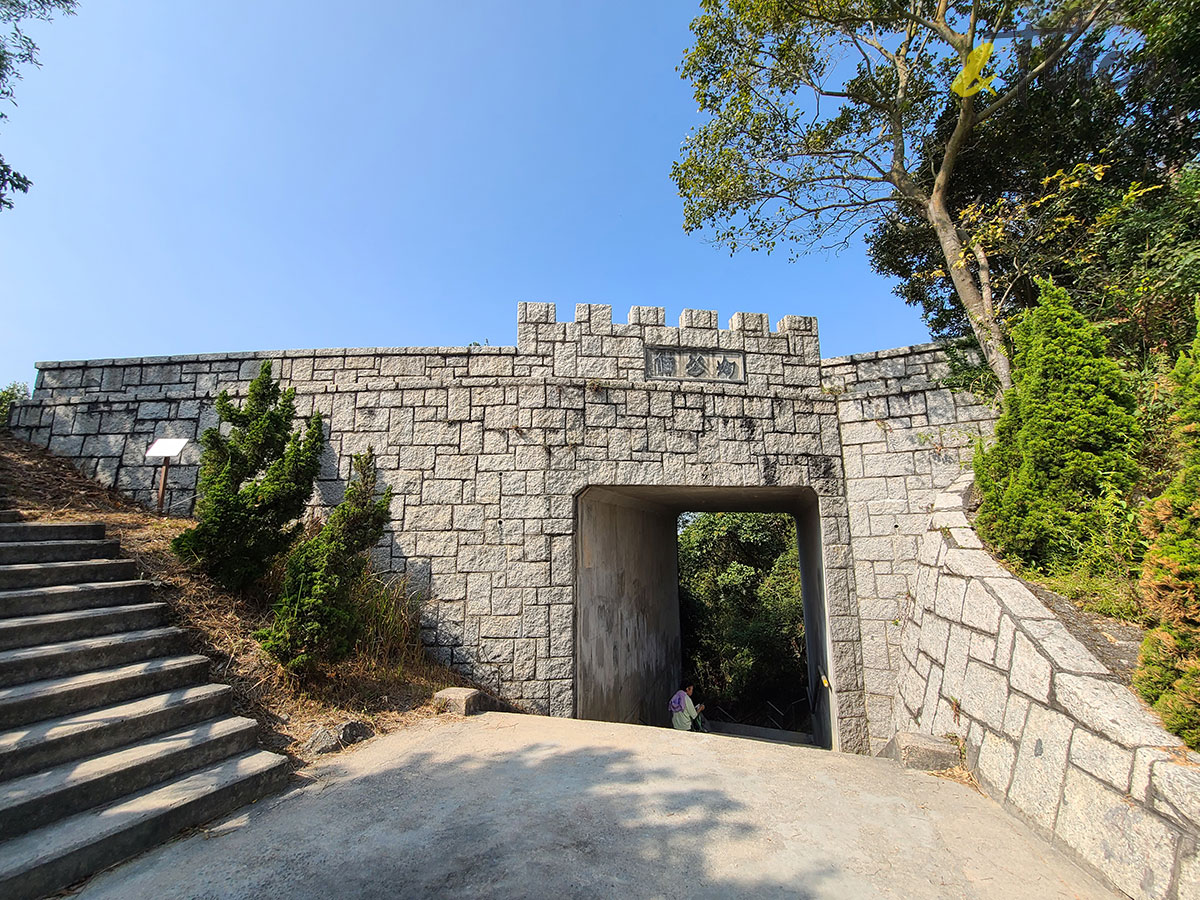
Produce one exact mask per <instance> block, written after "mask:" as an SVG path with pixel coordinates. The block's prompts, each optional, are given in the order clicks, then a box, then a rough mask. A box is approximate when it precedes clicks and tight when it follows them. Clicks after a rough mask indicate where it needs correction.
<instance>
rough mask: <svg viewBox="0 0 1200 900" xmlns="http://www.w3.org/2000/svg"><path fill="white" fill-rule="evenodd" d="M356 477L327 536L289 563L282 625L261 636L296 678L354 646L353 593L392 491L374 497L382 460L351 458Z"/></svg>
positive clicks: (280, 605)
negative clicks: (378, 466) (376, 468)
mask: <svg viewBox="0 0 1200 900" xmlns="http://www.w3.org/2000/svg"><path fill="white" fill-rule="evenodd" d="M352 466H353V470H354V477H353V479H352V480H351V482H350V484H349V486H348V487H347V488H346V496H345V499H343V500H342V502H341V503H339V504H338V506H337V508H336V509H334V511H333V513H332V514H330V516H329V519H328V521H326V522H325V524H324V525H323V526H322V527H321V530H320V531H318V532H317V533H316V535H314V536H313V537H312V538H310V539H309V540H306V541H303V542H301V543H300V544H299V545H298V546H297V547H296V549H294V550H293V551H292V552H291V554H290V555H289V556H288V561H287V572H286V574H285V576H284V581H283V590H282V592H281V595H280V598H279V600H278V602H276V604H275V623H274V624H273V625H272V626H271V627H270V628H268V629H265V630H264V631H261V632H259V633H258V635H257V637H258V639H259V640H261V641H262V642H263V648H264V649H265V650H266V651H267V652H268V653H270V654H271V655H272V656H274V657H275V658H276V659H278V660H279V661H280V662H281V663H283V664H284V665H285V666H286V667H287V668H288V669H291V670H292V671H293V672H297V673H301V674H305V673H311V672H312V671H314V670H315V669H316V667H317V666H318V665H319V664H320V663H322V662H334V661H336V660H338V659H341V658H342V657H344V656H345V655H346V654H347V653H349V652H350V649H351V648H352V647H353V644H354V638H355V633H356V631H357V629H358V625H359V616H358V613H357V611H356V610H355V609H354V607H353V604H352V603H351V589H352V588H353V586H354V584H355V583H356V581H357V580H358V579H359V578H360V577H361V576H362V575H363V573H364V572H365V570H366V558H365V557H364V556H363V551H365V550H368V549H370V547H371V546H372V545H374V544H375V543H376V542H377V541H378V540H379V539H380V537H382V536H383V528H384V525H386V524H387V521H388V505H389V504H390V503H391V499H392V489H391V488H390V487H389V488H387V489H386V490H385V491H384V492H383V494H382V496H379V497H376V496H375V485H376V477H377V476H376V471H375V454H374V451H373V450H371V449H368V451H367V452H366V453H363V454H359V455H356V456H354V457H353V458H352Z"/></svg>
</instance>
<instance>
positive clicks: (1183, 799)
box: [1150, 761, 1200, 838]
mask: <svg viewBox="0 0 1200 900" xmlns="http://www.w3.org/2000/svg"><path fill="white" fill-rule="evenodd" d="M1150 787H1151V789H1152V796H1153V802H1152V805H1153V807H1154V808H1155V809H1156V810H1158V811H1159V812H1160V813H1162V814H1163V815H1165V816H1167V817H1168V818H1170V819H1172V820H1174V821H1175V822H1178V823H1179V824H1180V825H1182V826H1183V827H1184V828H1185V829H1186V830H1187V831H1188V832H1189V833H1190V834H1192V835H1195V836H1197V837H1198V838H1200V767H1196V766H1195V765H1190V766H1182V765H1179V764H1178V763H1177V762H1175V761H1171V762H1165V761H1164V762H1156V763H1155V764H1154V766H1153V768H1152V769H1151V774H1150Z"/></svg>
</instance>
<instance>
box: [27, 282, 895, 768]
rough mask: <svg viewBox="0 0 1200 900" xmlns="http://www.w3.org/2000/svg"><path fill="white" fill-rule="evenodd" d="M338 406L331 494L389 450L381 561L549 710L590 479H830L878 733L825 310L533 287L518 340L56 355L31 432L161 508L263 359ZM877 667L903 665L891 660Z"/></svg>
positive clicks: (328, 484) (319, 400)
mask: <svg viewBox="0 0 1200 900" xmlns="http://www.w3.org/2000/svg"><path fill="white" fill-rule="evenodd" d="M264 359H269V360H271V361H272V363H273V364H274V367H275V374H276V375H278V376H279V377H280V378H281V380H282V382H283V383H284V384H285V385H287V386H290V387H294V388H295V389H296V392H297V406H298V411H299V412H300V413H301V414H302V415H304V414H308V413H309V412H311V411H312V410H314V409H315V410H319V411H320V412H321V413H323V414H324V416H325V417H326V422H327V424H328V429H329V449H328V452H327V453H326V457H325V462H324V467H323V469H322V472H321V476H320V480H319V483H318V492H317V497H316V504H317V505H320V506H329V505H332V504H334V503H336V502H337V501H338V500H339V499H340V496H341V493H342V490H343V485H344V483H345V480H346V479H347V477H348V475H349V464H350V455H351V454H352V453H356V452H360V451H361V450H363V449H365V448H366V447H367V446H369V445H370V446H373V447H374V448H375V451H376V453H377V457H378V464H379V468H380V473H381V477H382V479H383V480H385V481H386V482H387V483H389V484H391V485H392V486H393V488H394V489H395V498H394V500H393V505H392V522H391V527H390V530H389V532H388V534H387V535H386V537H385V540H384V541H383V542H381V544H380V546H379V547H378V548H376V550H375V561H376V565H377V566H378V567H380V568H383V569H387V570H392V571H396V572H402V573H405V574H406V575H407V576H408V577H409V579H410V581H411V583H412V584H413V586H414V587H416V588H418V589H420V590H422V591H423V592H425V593H426V594H427V596H428V597H429V598H430V602H429V603H427V604H426V607H425V619H424V622H423V625H424V628H423V636H424V638H425V639H426V641H427V643H428V644H429V645H430V647H431V648H432V651H433V652H434V654H435V655H437V656H438V657H439V658H440V659H442V660H443V661H445V662H447V663H449V664H450V665H452V666H455V667H456V668H458V669H459V670H461V671H462V672H464V673H465V674H467V675H469V676H470V677H472V678H475V679H477V680H479V681H480V682H482V683H484V684H486V685H488V686H490V687H491V688H493V689H494V690H496V691H498V692H499V693H500V694H501V695H502V696H504V697H505V698H507V699H509V700H511V701H513V702H516V703H518V704H521V705H523V706H525V707H526V708H528V709H530V710H532V711H536V712H546V713H551V714H555V715H571V714H573V713H574V712H575V683H574V675H575V653H576V649H575V631H574V629H575V618H574V617H575V605H574V591H575V583H576V578H575V568H574V566H575V562H574V540H575V517H576V509H575V502H576V499H575V498H576V496H577V495H578V494H579V493H580V492H581V491H583V490H584V489H586V488H588V487H591V486H625V485H670V486H675V487H684V488H686V487H694V488H696V489H704V488H708V487H715V486H720V487H725V488H742V487H744V488H759V487H764V486H766V487H797V486H803V487H807V488H811V489H812V490H813V491H814V492H815V494H816V497H817V502H818V506H819V530H820V540H821V548H822V551H823V553H822V555H823V560H822V573H821V576H822V577H821V578H819V579H816V581H815V582H814V583H815V584H819V585H821V587H822V589H823V592H824V598H823V599H824V609H825V614H826V616H827V621H826V622H825V623H823V625H824V629H823V630H822V631H821V633H822V634H826V635H828V646H827V647H823V648H821V649H822V652H823V653H825V654H827V656H828V658H829V659H830V660H831V666H830V669H829V674H830V679H831V681H832V683H833V685H834V692H835V694H836V698H835V702H834V703H833V708H835V709H836V710H837V724H836V729H835V734H834V736H833V744H834V746H836V747H840V748H842V749H846V750H854V751H859V752H862V751H865V750H867V749H868V742H867V723H866V707H865V704H864V700H863V681H862V672H863V665H864V651H863V647H862V645H861V644H860V641H859V622H858V613H857V604H856V600H855V594H854V569H853V562H852V554H851V549H850V537H851V531H850V524H849V508H848V505H847V500H846V488H845V480H844V475H843V468H842V436H841V433H840V429H839V422H838V413H839V402H838V401H837V399H836V398H835V397H834V396H832V395H831V394H829V393H827V392H824V391H823V390H822V387H821V360H820V351H819V344H818V336H817V327H816V321H815V320H814V319H812V318H807V317H799V316H787V317H784V318H783V319H782V320H781V321H780V322H779V323H778V324H777V326H776V328H775V330H773V331H772V330H771V329H770V327H769V324H768V321H767V318H766V316H764V315H761V314H757V313H738V314H736V315H734V316H733V318H732V319H731V320H730V322H729V327H728V328H720V327H718V322H717V316H716V313H715V312H712V311H708V310H685V311H684V312H683V314H682V316H681V317H680V321H679V325H678V326H668V325H666V322H665V315H664V311H663V309H662V308H660V307H634V308H633V309H631V310H630V313H629V316H628V321H627V322H626V323H614V322H613V321H612V311H611V308H610V307H608V306H600V305H591V304H582V305H579V306H577V307H576V309H575V317H574V320H573V321H571V322H559V321H557V319H556V310H555V307H554V305H553V304H538V303H522V304H520V305H519V311H518V342H517V346H516V347H495V348H493V347H470V348H379V349H341V350H305V351H280V352H267V353H233V354H215V355H198V356H197V355H191V356H173V357H157V358H143V359H102V360H88V361H78V362H58V363H43V364H40V366H39V369H40V373H39V376H38V380H37V384H36V387H35V391H34V396H33V398H32V401H31V402H29V403H26V404H23V405H21V406H19V407H18V408H17V410H16V413H15V418H14V423H13V431H14V432H15V433H16V434H18V435H19V436H21V437H24V438H25V439H27V440H29V441H31V442H33V443H35V444H38V445H41V446H46V447H49V448H50V449H51V450H52V451H53V452H55V453H57V454H60V455H63V456H66V457H69V458H71V459H72V460H74V462H75V464H76V465H77V466H78V467H79V468H80V469H81V470H82V471H84V472H85V473H86V474H88V475H91V476H94V477H96V478H98V479H99V480H101V481H102V482H104V483H106V484H110V485H113V486H115V487H117V488H118V489H120V490H122V491H124V492H126V493H128V494H130V495H131V496H133V497H135V498H137V499H139V500H142V501H144V502H147V503H150V502H151V499H152V497H153V495H154V478H155V473H156V468H155V467H154V466H152V465H147V464H146V461H145V460H144V453H145V449H146V447H147V446H148V445H149V443H150V442H151V441H152V440H153V439H154V438H156V437H162V436H173V437H189V438H193V439H194V438H196V437H197V436H198V435H199V434H200V433H202V431H203V430H204V429H205V428H207V427H209V426H212V425H214V424H216V418H215V413H214V411H213V406H212V401H213V398H214V397H215V396H216V394H217V392H218V391H220V390H221V389H228V390H230V392H231V393H232V394H234V395H235V396H237V395H240V394H243V393H244V391H245V389H246V385H247V384H248V382H249V380H250V379H251V378H252V377H253V376H254V375H255V374H256V373H257V371H258V368H259V364H260V363H261V361H262V360H264ZM197 460H198V449H197V447H196V445H195V444H194V443H193V444H192V445H190V446H189V448H188V449H187V450H185V452H184V454H183V456H182V458H181V459H180V461H179V464H178V465H176V466H174V467H173V468H172V470H171V471H172V480H171V483H170V488H171V490H170V492H169V496H168V502H169V504H170V507H171V509H172V511H174V512H177V513H186V512H188V511H189V510H190V508H191V504H192V500H193V497H192V491H193V488H194V482H195V472H196V463H197ZM870 662H871V664H872V667H878V666H879V665H882V663H880V662H879V661H877V660H874V659H872V660H870Z"/></svg>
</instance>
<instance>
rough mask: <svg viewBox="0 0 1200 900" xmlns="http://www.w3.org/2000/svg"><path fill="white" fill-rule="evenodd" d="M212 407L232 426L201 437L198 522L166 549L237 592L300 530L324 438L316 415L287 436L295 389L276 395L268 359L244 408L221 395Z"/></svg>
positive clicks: (224, 394) (292, 412)
mask: <svg viewBox="0 0 1200 900" xmlns="http://www.w3.org/2000/svg"><path fill="white" fill-rule="evenodd" d="M216 407H217V414H218V416H220V419H221V421H222V422H227V423H229V424H230V425H231V426H232V427H231V428H230V430H229V434H228V435H224V434H222V433H221V429H220V428H210V429H208V430H207V431H205V432H204V434H203V435H202V436H201V438H200V442H201V444H202V446H203V448H204V449H203V452H202V454H201V457H200V472H199V475H198V480H197V495H198V496H197V500H196V518H197V520H198V522H197V524H196V526H195V527H194V528H191V529H189V530H187V531H185V532H183V533H182V534H180V535H179V536H178V537H177V538H175V540H174V541H172V542H171V548H172V549H173V550H174V551H175V553H176V555H178V556H179V557H180V559H182V560H184V561H185V562H188V563H192V564H194V565H196V566H197V567H198V568H200V569H201V570H203V571H205V572H207V573H208V574H209V575H211V576H212V577H213V579H214V580H216V581H217V582H218V583H219V584H221V585H224V586H225V587H227V588H230V589H232V590H239V589H241V588H243V587H246V586H247V585H249V584H250V583H252V582H254V581H256V580H257V579H258V578H260V577H261V576H262V575H263V574H264V573H265V571H266V569H267V567H268V566H269V564H270V562H271V560H272V559H274V558H275V557H276V556H278V555H279V554H280V553H281V552H282V551H283V550H285V549H286V548H287V547H288V546H289V545H290V544H291V543H292V542H293V541H294V540H295V538H296V535H297V534H298V533H299V530H300V527H301V526H300V525H299V524H298V523H296V521H295V520H296V519H297V517H298V516H299V515H300V513H301V512H302V511H303V510H304V504H305V503H307V502H308V498H309V497H310V496H311V495H312V490H313V481H314V480H315V479H316V477H317V471H318V469H319V468H320V456H321V449H322V447H323V445H324V442H325V440H324V434H323V432H322V428H321V415H320V413H314V414H313V415H312V416H311V417H310V418H309V420H308V426H307V428H306V429H305V432H304V435H303V436H301V435H300V433H299V432H292V420H293V419H294V418H295V416H296V392H295V391H294V390H292V389H290V388H289V389H288V390H286V391H283V392H282V393H281V392H280V389H279V385H278V383H277V382H275V381H274V380H273V379H272V378H271V363H270V362H264V363H263V364H262V368H261V369H260V370H259V373H258V376H257V377H256V378H255V379H254V380H253V381H252V382H250V389H249V391H248V393H247V397H246V403H245V405H244V406H241V407H238V406H236V405H234V403H233V402H232V401H231V400H230V399H229V393H228V392H227V391H221V393H220V396H218V397H217V403H216Z"/></svg>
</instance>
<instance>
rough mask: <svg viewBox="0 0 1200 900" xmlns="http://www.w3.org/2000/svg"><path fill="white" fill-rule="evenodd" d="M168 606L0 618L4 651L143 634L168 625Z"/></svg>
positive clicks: (116, 607)
mask: <svg viewBox="0 0 1200 900" xmlns="http://www.w3.org/2000/svg"><path fill="white" fill-rule="evenodd" d="M166 621H167V604H165V603H139V604H135V605H127V606H103V607H100V608H99V609H76V610H71V611H70V612H60V613H47V614H45V615H40V616H13V617H9V618H4V619H0V650H10V649H14V648H17V647H35V646H37V645H39V644H49V643H52V642H62V641H73V640H78V639H81V638H89V637H98V636H100V635H105V634H116V633H117V632H120V631H141V630H143V629H146V628H154V627H156V626H159V625H163V624H165V623H166Z"/></svg>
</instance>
